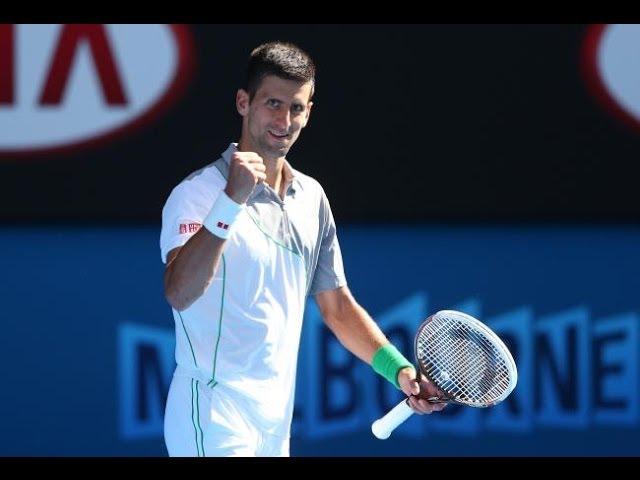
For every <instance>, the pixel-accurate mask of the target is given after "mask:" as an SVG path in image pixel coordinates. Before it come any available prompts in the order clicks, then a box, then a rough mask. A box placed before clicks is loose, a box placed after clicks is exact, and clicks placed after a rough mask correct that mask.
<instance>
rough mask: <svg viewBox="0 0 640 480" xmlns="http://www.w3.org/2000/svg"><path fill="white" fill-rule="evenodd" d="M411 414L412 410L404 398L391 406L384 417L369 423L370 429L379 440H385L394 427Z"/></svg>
mask: <svg viewBox="0 0 640 480" xmlns="http://www.w3.org/2000/svg"><path fill="white" fill-rule="evenodd" d="M411 415H413V410H412V409H411V407H410V406H409V404H408V403H407V401H406V400H403V401H402V402H400V403H399V404H398V405H396V406H395V407H393V409H391V410H390V411H389V412H388V413H387V414H386V415H385V416H384V417H382V418H379V419H378V420H376V421H375V422H373V423H372V424H371V431H372V432H373V434H374V435H375V436H376V437H377V438H379V439H380V440H386V439H387V438H389V435H391V432H393V431H394V430H395V429H396V427H398V426H399V425H400V424H401V423H402V422H404V421H405V420H406V419H407V418H409V417H410V416H411Z"/></svg>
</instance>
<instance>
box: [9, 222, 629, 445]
mask: <svg viewBox="0 0 640 480" xmlns="http://www.w3.org/2000/svg"><path fill="white" fill-rule="evenodd" d="M0 232H1V233H0V249H1V250H2V252H3V255H2V257H0V258H1V260H0V264H1V265H2V271H3V272H4V275H3V280H2V287H3V288H2V290H1V291H2V300H3V302H2V303H3V308H2V324H3V325H4V328H5V330H4V334H3V336H2V344H1V345H2V349H1V350H0V355H1V356H2V365H3V367H2V370H3V387H2V388H1V389H0V409H1V410H2V412H3V413H4V415H3V428H2V429H1V430H0V432H1V433H0V455H166V450H165V448H164V443H163V439H162V411H163V406H164V397H165V395H166V389H167V388H168V385H169V380H170V376H171V373H172V370H173V365H174V364H173V361H174V360H173V320H172V316H171V312H170V308H169V306H168V305H167V304H166V302H165V300H164V298H163V294H162V270H163V265H162V263H161V262H160V254H159V248H158V229H156V228H97V227H96V228H79V227H69V228H62V227H57V228H31V227H12V228H6V227H5V228H3V229H1V230H0ZM339 234H340V240H341V244H342V249H343V255H344V259H345V268H346V272H347V278H348V281H349V285H350V287H351V289H352V291H353V292H354V294H355V296H356V298H357V299H358V300H359V302H360V303H361V304H362V305H363V306H364V307H365V308H366V309H367V310H368V311H369V312H370V313H371V314H372V315H373V316H374V318H375V319H376V320H377V321H378V322H379V323H380V325H381V326H382V328H383V330H384V331H385V332H386V333H387V334H388V335H389V337H391V338H392V339H393V341H394V343H396V344H397V345H398V346H399V347H400V348H401V349H402V350H403V351H404V352H405V354H407V355H410V354H411V342H412V337H413V332H414V331H415V328H416V327H417V326H418V325H419V323H420V322H421V321H422V320H423V319H424V318H425V317H426V316H427V315H428V314H430V313H433V312H434V311H436V310H439V309H444V308H453V309H458V310H463V311H466V312H468V313H470V314H473V315H476V316H478V317H479V318H481V319H482V320H483V321H485V322H486V323H488V324H489V325H491V326H492V327H493V328H494V329H495V330H496V331H497V332H498V333H499V334H500V335H501V336H502V337H503V338H504V339H505V341H506V342H507V343H508V344H509V346H510V347H511V348H512V351H513V352H514V356H515V357H516V361H517V363H518V368H519V375H520V377H519V384H518V387H517V388H516V390H515V391H514V393H513V395H512V396H511V397H510V398H509V399H508V400H507V401H506V402H504V403H503V404H501V405H499V406H497V407H494V408H491V409H486V410H477V409H471V408H460V407H453V406H450V407H448V408H447V410H445V412H446V413H443V414H439V415H430V416H422V417H418V416H414V417H412V418H411V419H410V420H409V421H408V422H406V423H405V424H404V425H403V426H402V427H401V428H400V429H399V430H397V431H396V432H395V433H394V435H393V436H392V437H391V438H390V439H389V440H386V441H380V440H376V439H375V438H373V437H372V435H371V433H370V430H369V425H370V423H371V421H372V420H374V419H375V418H377V417H378V416H379V415H381V414H382V413H383V412H384V411H386V410H387V408H389V407H390V406H392V405H394V404H395V402H396V401H397V400H398V393H397V392H396V391H394V389H393V388H391V387H390V386H388V385H387V384H386V383H385V381H383V380H382V379H380V378H379V377H378V376H376V375H375V374H374V373H373V372H372V370H371V369H370V368H369V367H367V366H365V365H364V364H362V363H361V362H359V361H357V360H356V359H355V357H353V356H352V355H351V354H349V353H348V352H346V351H345V350H344V349H343V348H342V347H340V346H339V344H338V343H337V341H336V340H335V338H333V337H332V336H331V334H330V333H329V332H328V330H327V329H326V328H325V327H324V326H323V325H322V322H321V320H320V316H319V314H318V311H317V308H316V307H315V304H314V303H313V301H312V300H311V301H310V302H309V303H308V308H307V311H306V314H305V317H306V318H305V327H304V332H303V339H302V342H303V344H302V348H301V352H300V359H299V375H298V385H297V398H296V415H295V421H294V428H293V433H294V436H293V439H292V446H291V450H292V455H358V456H360V455H377V456H379V455H413V456H415V455H417V456H433V455H447V456H448V455H638V454H640V442H638V440H639V439H640V435H639V434H640V426H639V424H640V422H639V418H640V412H639V407H638V404H639V400H638V397H639V395H640V389H639V386H638V377H639V375H638V373H639V372H638V363H639V359H638V346H639V341H640V336H639V333H638V328H639V327H638V306H639V302H638V299H637V295H638V293H637V292H638V280H637V275H638V271H640V256H639V255H638V254H637V246H638V245H639V244H640V229H639V228H638V227H634V226H628V227H622V226H616V227H613V226H608V227H605V226H598V227H595V226H591V227H589V226H582V227H578V226H574V227H549V226H546V227H543V226H539V227H538V226H533V225H523V226H508V227H506V226H505V227H498V226H493V227H482V226H466V227H460V226H456V227H453V226H451V227H449V226H415V227H399V226H397V225H381V226H377V227H372V226H366V227H365V226H357V225H352V226H345V227H341V228H339ZM302 373H304V375H303V374H302ZM416 439H424V441H422V442H416Z"/></svg>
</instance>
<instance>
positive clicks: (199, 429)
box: [160, 42, 444, 456]
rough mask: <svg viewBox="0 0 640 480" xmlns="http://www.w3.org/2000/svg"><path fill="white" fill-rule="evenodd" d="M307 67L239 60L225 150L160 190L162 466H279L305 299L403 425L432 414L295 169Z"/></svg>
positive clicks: (291, 57)
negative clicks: (170, 323)
mask: <svg viewBox="0 0 640 480" xmlns="http://www.w3.org/2000/svg"><path fill="white" fill-rule="evenodd" d="M314 75H315V66H314V63H313V61H312V59H311V58H310V57H309V55H308V54H307V53H306V52H304V51H303V50H301V49H300V48H298V47H297V46H295V45H293V44H290V43H285V42H271V43H267V44H264V45H261V46H259V47H257V48H256V49H255V50H253V52H252V53H251V56H250V58H249V62H248V67H247V71H246V81H245V84H244V86H243V87H242V88H241V89H239V90H238V91H237V94H236V107H237V110H238V113H239V114H240V116H241V117H242V130H241V134H240V139H239V141H238V143H231V144H230V145H229V146H228V148H227V149H226V150H225V151H224V152H223V153H222V154H221V156H220V158H219V159H217V160H216V161H214V162H213V163H211V164H210V165H208V166H206V167H204V168H202V169H200V170H198V171H196V172H194V173H193V174H191V175H190V176H188V177H187V178H186V179H184V180H183V181H182V182H181V183H180V184H178V185H177V186H176V187H175V188H174V189H173V191H172V192H171V194H170V196H169V198H168V199H167V201H166V204H165V206H164V209H163V212H162V231H161V235H160V247H161V254H162V260H163V262H165V263H166V270H165V275H164V282H165V294H166V298H167V300H168V302H169V303H170V305H171V306H172V308H173V314H174V319H175V328H176V329H175V332H176V363H177V368H176V371H175V373H174V376H173V379H172V382H171V386H170V389H169V394H168V398H167V405H166V412H165V423H164V433H165V441H166V446H167V450H168V453H169V455H171V456H288V455H289V436H290V426H291V420H292V414H293V405H294V390H295V377H296V363H297V354H298V347H299V343H300V332H301V327H302V318H303V313H304V306H305V299H306V297H307V295H313V296H314V297H315V300H316V302H317V303H318V306H319V308H320V311H321V313H322V316H323V319H324V322H325V323H326V325H327V326H328V327H329V329H331V331H332V332H333V333H334V334H335V335H336V336H337V338H338V339H339V340H340V342H341V343H342V344H343V345H344V346H345V347H346V348H347V349H348V350H349V351H351V352H352V353H353V354H355V355H356V356H358V357H359V358H360V359H361V360H363V361H365V362H367V363H368V364H370V365H372V367H373V370H375V371H376V372H378V373H379V374H381V375H382V376H384V377H385V378H386V379H388V380H389V381H390V382H391V383H393V384H394V385H395V386H396V387H398V388H399V389H401V390H402V391H403V392H404V393H405V394H406V395H408V396H411V398H410V400H409V403H410V405H411V407H412V408H413V409H414V411H415V412H416V413H420V414H424V413H431V412H433V411H438V410H441V409H442V408H444V405H443V404H436V405H432V404H429V403H427V402H426V401H425V400H424V398H426V397H429V396H433V395H437V393H438V392H437V390H436V389H435V387H433V386H432V385H431V384H429V383H428V382H426V381H424V380H422V381H417V380H416V371H415V369H414V367H413V366H412V365H411V363H410V362H409V361H408V360H407V359H406V358H405V357H404V356H403V355H402V354H401V353H400V352H399V351H398V350H397V349H396V348H395V347H394V346H393V345H392V344H391V343H390V342H389V340H388V339H387V338H386V337H385V335H384V334H383V333H382V331H381V330H380V329H379V328H378V326H377V325H376V323H375V322H374V321H373V320H372V319H371V317H370V316H369V315H368V314H367V312H366V311H365V310H364V309H363V308H362V307H361V306H360V305H359V304H358V303H357V302H356V300H355V299H354V298H353V296H352V295H351V293H350V291H349V288H348V287H347V281H346V278H345V274H344V269H343V263H342V256H341V253H340V245H339V243H338V238H337V235H336V226H335V223H334V219H333V215H332V213H331V208H330V206H329V201H328V200H327V197H326V195H325V193H324V191H323V189H322V187H321V186H320V184H319V183H318V182H317V181H316V180H314V179H313V178H311V177H309V176H307V175H305V174H303V173H301V172H299V171H298V170H296V169H294V168H293V167H292V166H291V165H290V164H289V161H288V160H287V153H288V152H289V149H290V148H291V147H292V146H293V144H294V143H295V142H296V140H297V139H298V136H299V135H300V132H301V131H302V129H303V128H304V127H305V126H306V125H307V123H308V122H309V117H310V114H311V107H312V105H313V103H312V101H311V99H312V97H313V93H314V88H315V84H314Z"/></svg>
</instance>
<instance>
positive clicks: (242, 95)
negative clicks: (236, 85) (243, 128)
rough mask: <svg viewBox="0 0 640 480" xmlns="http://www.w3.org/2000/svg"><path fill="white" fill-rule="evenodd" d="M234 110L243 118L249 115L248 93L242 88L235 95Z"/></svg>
mask: <svg viewBox="0 0 640 480" xmlns="http://www.w3.org/2000/svg"><path fill="white" fill-rule="evenodd" d="M236 108H237V109H238V113H239V114H240V115H242V116H243V117H245V116H246V115H247V114H248V113H249V93H247V92H246V91H245V90H243V89H242V88H240V89H238V92H237V93H236Z"/></svg>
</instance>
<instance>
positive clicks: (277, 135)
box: [269, 130, 289, 140]
mask: <svg viewBox="0 0 640 480" xmlns="http://www.w3.org/2000/svg"><path fill="white" fill-rule="evenodd" d="M269 133H270V134H271V136H273V137H275V138H277V139H279V140H284V139H285V138H288V137H289V135H288V134H287V133H276V132H272V131H271V130H269Z"/></svg>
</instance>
